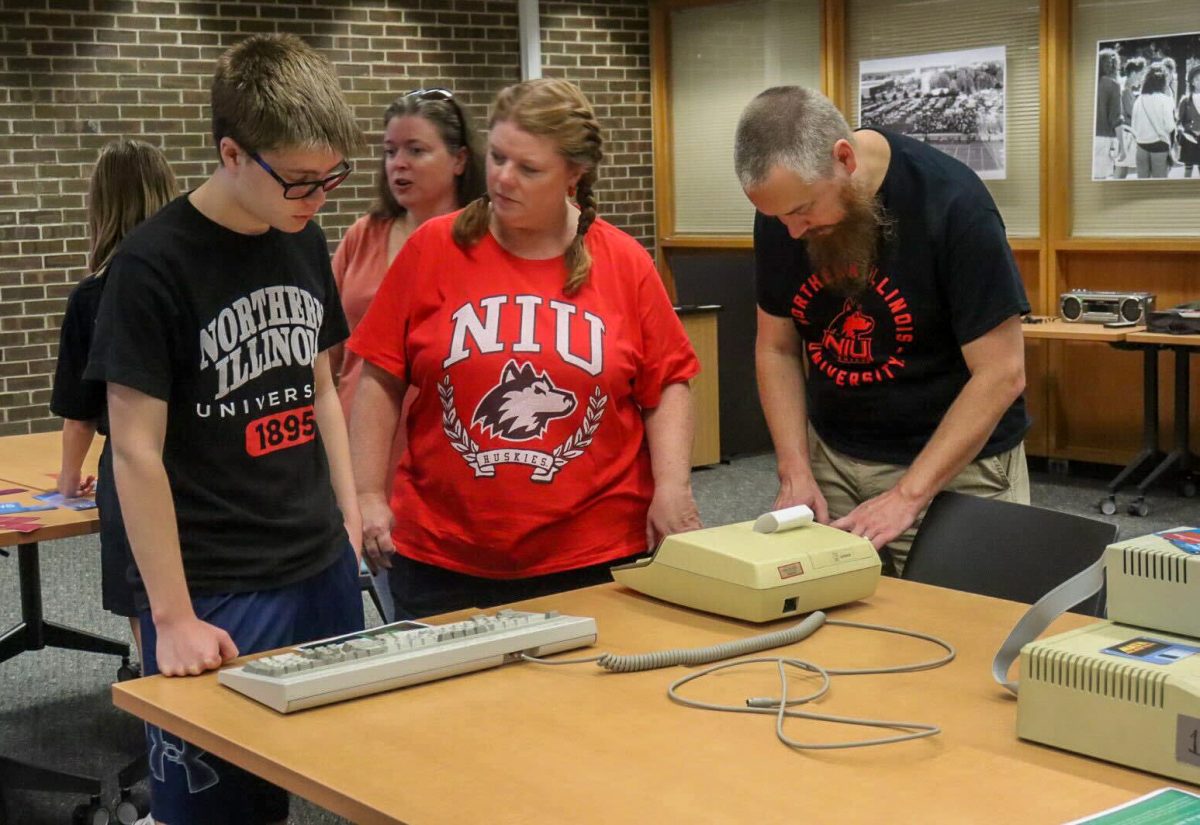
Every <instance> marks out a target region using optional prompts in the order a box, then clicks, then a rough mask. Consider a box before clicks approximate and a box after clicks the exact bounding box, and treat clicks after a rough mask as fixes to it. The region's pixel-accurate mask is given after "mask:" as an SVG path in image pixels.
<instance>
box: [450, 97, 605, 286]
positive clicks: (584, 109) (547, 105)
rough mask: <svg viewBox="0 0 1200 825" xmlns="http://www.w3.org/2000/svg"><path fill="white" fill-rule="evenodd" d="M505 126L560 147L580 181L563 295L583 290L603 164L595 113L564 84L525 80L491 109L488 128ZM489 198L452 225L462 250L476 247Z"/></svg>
mask: <svg viewBox="0 0 1200 825" xmlns="http://www.w3.org/2000/svg"><path fill="white" fill-rule="evenodd" d="M500 122H509V123H512V124H513V125H514V126H516V127H517V128H518V129H521V130H522V131H524V132H528V133H529V134H531V135H537V136H539V137H545V138H549V139H550V140H552V141H554V142H555V143H556V144H557V145H558V151H559V154H561V155H562V156H563V157H564V158H566V159H567V162H568V163H571V164H572V165H574V166H575V167H576V168H577V169H582V170H583V176H582V177H580V178H579V183H578V184H577V185H576V187H575V202H576V203H578V204H579V228H578V229H577V230H576V232H575V237H574V238H573V239H572V240H571V245H570V246H568V247H567V251H566V264H567V277H566V282H565V284H564V291H565V292H566V293H567V294H568V295H570V294H571V293H573V292H576V291H578V290H579V289H580V287H582V286H583V285H584V284H585V283H586V282H587V278H588V273H589V272H590V271H591V268H592V256H591V254H590V253H589V252H588V250H587V246H586V245H585V244H584V242H583V238H584V236H585V235H586V234H587V231H588V229H589V228H590V227H591V225H592V223H594V222H595V220H596V198H595V196H594V195H593V193H592V187H593V186H594V185H595V183H596V178H597V177H598V173H597V170H598V168H599V166H600V162H601V161H602V160H603V159H604V138H603V137H602V136H601V134H600V123H599V122H598V121H597V120H596V113H595V112H594V111H592V105H591V104H590V103H588V100H587V98H586V97H584V96H583V92H581V91H579V88H578V87H577V86H575V84H573V83H569V82H568V81H566V80H558V79H552V78H540V79H537V80H526V81H524V82H522V83H518V84H516V85H514V86H509V87H508V88H507V89H504V90H502V91H501V92H500V94H499V95H497V97H496V102H495V103H494V104H492V115H491V118H490V119H489V120H488V127H489V128H492V127H494V126H495V125H496V124H497V123H500ZM489 218H490V216H489V213H488V197H487V195H486V194H485V195H484V196H483V197H482V198H480V199H478V200H476V201H473V202H472V203H471V205H470V206H468V207H467V208H466V209H464V210H463V211H462V213H461V214H460V215H459V216H458V218H456V219H455V222H454V242H455V243H456V244H458V245H459V247H461V248H463V249H465V248H467V247H469V246H472V245H474V244H476V243H478V242H479V239H480V238H482V237H483V235H484V233H485V232H487V229H488V221H489Z"/></svg>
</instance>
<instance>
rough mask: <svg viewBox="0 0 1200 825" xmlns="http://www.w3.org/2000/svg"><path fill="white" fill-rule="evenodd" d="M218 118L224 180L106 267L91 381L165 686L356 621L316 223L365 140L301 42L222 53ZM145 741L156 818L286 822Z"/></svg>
mask: <svg viewBox="0 0 1200 825" xmlns="http://www.w3.org/2000/svg"><path fill="white" fill-rule="evenodd" d="M212 123H213V139H214V142H215V143H216V148H217V153H218V160H219V165H218V167H217V169H216V171H215V172H214V173H213V174H212V175H211V176H210V177H209V178H208V179H207V180H206V181H205V182H204V183H202V184H201V185H200V186H199V187H198V188H196V189H195V190H193V191H192V192H189V193H188V194H187V195H185V196H184V197H181V198H178V199H176V200H175V201H172V202H171V203H170V204H168V205H167V206H166V207H164V208H163V209H162V210H161V211H160V212H159V213H158V214H157V215H155V216H154V217H152V218H150V219H149V220H147V221H146V222H145V223H143V224H142V225H141V226H139V227H138V228H137V229H136V230H134V231H133V232H132V233H130V235H129V236H128V237H127V238H126V239H125V241H124V243H122V245H121V248H120V249H119V250H118V252H117V254H116V256H115V257H114V258H113V261H112V264H111V265H110V267H109V272H108V284H107V286H106V287H105V290H104V297H103V298H102V300H101V306H100V313H99V316H98V318H97V321H96V337H95V346H94V347H93V350H92V357H91V360H90V362H89V363H88V367H87V371H86V372H85V374H84V375H85V377H86V378H92V379H96V380H101V381H106V382H107V383H108V408H109V422H110V429H111V438H112V440H113V456H114V468H115V473H116V481H117V489H118V492H119V494H120V498H121V505H122V511H123V513H124V516H125V524H126V529H127V530H128V533H129V540H130V544H131V546H132V548H133V553H134V556H135V558H136V560H137V568H138V571H139V573H140V574H141V579H142V583H143V584H144V591H143V592H139V593H138V596H139V606H140V607H142V608H143V609H142V612H141V616H140V618H141V626H142V639H143V647H144V650H143V657H144V658H143V664H144V671H145V672H146V673H147V674H152V673H155V672H161V673H162V674H163V675H166V676H183V675H194V674H199V673H201V672H203V671H205V670H211V669H214V668H217V667H219V666H220V665H221V663H222V662H223V661H228V660H229V659H232V658H233V657H235V656H238V655H240V654H245V653H253V652H256V651H260V650H267V649H272V648H276V647H284V646H290V645H294V644H297V643H300V642H304V641H309V640H312V639H317V638H326V637H330V636H336V635H340V634H342V633H348V632H353V631H356V630H360V629H361V628H362V627H363V610H362V596H361V593H360V591H359V589H358V564H359V560H358V547H359V545H360V542H361V533H362V530H361V526H360V525H361V521H360V518H359V511H358V505H357V500H356V496H355V491H354V480H353V476H352V474H351V471H350V461H349V447H348V442H347V437H346V426H345V421H344V420H343V418H342V409H341V405H340V404H339V403H338V399H337V392H336V389H335V388H334V384H333V379H332V377H331V374H330V369H329V355H328V350H329V348H330V347H332V346H334V345H335V344H337V343H340V342H341V341H342V340H343V339H344V338H345V337H346V335H347V328H346V319H345V316H344V315H343V314H342V308H341V303H340V301H339V300H338V294H337V289H336V287H335V286H334V280H333V271H332V268H331V267H330V260H329V248H328V246H327V245H326V242H325V235H324V233H323V232H322V231H321V229H320V227H319V226H317V224H316V223H314V222H313V221H312V218H313V217H314V215H315V214H316V212H317V211H318V210H319V209H320V208H321V207H322V206H323V205H324V203H325V199H326V193H328V192H329V191H330V190H332V189H334V188H335V187H336V186H338V185H339V184H340V183H341V182H342V181H344V180H345V179H346V178H347V177H348V175H349V174H350V165H349V163H347V161H346V157H347V156H348V155H349V154H351V153H352V152H354V151H356V150H357V149H359V148H360V147H361V146H362V135H361V133H360V132H359V130H358V127H357V126H356V125H355V121H354V117H353V113H352V112H351V110H350V107H349V106H348V105H347V104H346V102H345V100H344V98H343V97H342V93H341V90H340V89H339V87H338V82H337V77H336V74H335V73H334V71H333V67H332V66H331V65H330V64H329V62H328V60H326V59H325V58H324V57H322V56H321V55H319V54H318V53H317V52H316V51H315V50H313V49H312V48H311V47H310V46H308V45H307V44H306V43H304V42H303V41H302V40H300V39H299V38H297V37H294V36H291V35H260V36H254V37H251V38H248V39H247V40H244V41H242V42H241V43H239V44H238V45H236V46H234V47H233V48H232V49H230V50H229V51H227V52H225V54H224V55H222V56H221V58H220V59H219V60H218V62H217V68H216V72H215V76H214V79H213V85H212ZM147 740H148V745H149V747H150V749H151V752H152V753H155V754H158V755H159V757H158V758H157V759H153V758H152V759H151V760H150V767H151V781H150V796H151V814H152V816H153V818H154V820H155V821H156V822H159V823H167V824H168V825H189V824H190V823H201V822H203V823H238V825H241V823H254V824H257V823H273V822H282V821H286V819H287V809H288V798H287V794H286V793H285V792H284V791H283V790H282V789H280V788H277V787H274V786H271V785H269V784H267V783H265V782H263V781H262V780H260V779H257V778H255V777H253V776H251V775H250V774H247V773H246V772H245V771H242V770H240V769H238V768H236V767H234V766H232V765H228V764H226V763H224V762H222V761H220V760H218V759H216V758H215V757H213V756H212V755H211V754H208V753H205V752H204V751H203V750H202V749H198V748H196V747H195V746H194V745H192V744H190V743H188V742H185V741H183V740H180V739H178V738H177V737H175V736H174V735H172V734H169V733H167V732H165V731H162V730H160V729H158V728H156V727H154V726H150V725H148V726H147ZM201 763H202V764H204V765H206V766H207V768H208V769H207V770H204V769H200V767H199V765H200V764H201Z"/></svg>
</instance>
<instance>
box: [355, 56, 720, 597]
mask: <svg viewBox="0 0 1200 825" xmlns="http://www.w3.org/2000/svg"><path fill="white" fill-rule="evenodd" d="M490 127H491V131H490V134H489V149H488V155H487V188H488V192H487V194H486V195H485V196H484V197H482V198H480V199H479V200H477V201H475V202H473V203H472V204H471V205H470V206H468V207H467V208H466V209H465V210H463V211H462V212H460V213H457V214H456V215H447V216H442V217H439V218H434V219H431V220H429V221H427V222H426V223H425V224H424V225H423V226H422V227H421V228H420V229H419V230H417V231H416V232H415V233H414V234H413V235H412V237H411V238H410V239H409V240H408V242H407V243H406V244H405V246H404V248H403V249H402V250H401V251H400V254H399V255H398V256H397V258H396V260H395V261H394V262H393V263H392V266H391V268H390V269H389V271H388V274H387V276H386V277H385V279H384V282H383V284H382V286H381V287H380V289H379V292H378V294H377V295H376V298H375V300H374V302H373V303H372V304H371V307H370V309H369V310H368V311H367V314H366V316H365V317H364V318H363V321H362V323H361V324H360V325H359V327H358V329H357V330H356V331H355V333H354V335H353V336H352V338H351V340H350V343H349V347H350V349H351V350H352V351H353V352H356V353H358V355H359V356H361V357H362V358H363V360H364V362H365V363H364V367H363V374H362V378H361V380H360V382H359V388H358V393H357V397H356V399H355V404H354V409H353V413H352V416H351V443H352V456H353V463H354V467H355V476H356V480H357V484H358V490H359V501H360V505H361V508H362V511H363V526H364V548H365V554H366V557H367V558H368V560H369V562H370V563H372V564H375V565H382V566H384V567H388V566H390V567H391V572H390V576H389V578H390V583H391V589H392V595H393V598H394V600H395V602H396V618H405V617H422V616H428V615H432V614H435V613H441V612H446V611H449V610H455V609H460V608H463V607H468V606H476V607H488V606H493V605H497V604H504V603H506V602H511V601H517V600H520V599H525V598H532V597H534V596H537V595H541V594H545V593H552V592H558V591H561V590H568V589H572V588H575V587H583V586H587V585H591V584H597V583H600V582H603V581H609V580H610V577H609V574H608V568H609V567H610V566H611V565H613V564H616V563H619V562H621V561H624V560H626V559H629V558H631V557H633V556H637V555H640V554H643V553H644V552H645V551H646V549H647V548H648V547H652V546H654V545H655V544H656V543H657V542H658V541H659V540H660V539H661V538H662V537H663V536H664V535H666V534H668V533H672V532H680V531H683V530H690V529H695V528H697V527H699V526H700V520H699V516H698V514H697V512H696V507H695V503H694V502H693V500H692V493H691V485H690V481H689V463H690V462H689V455H690V450H691V441H692V411H691V395H690V390H689V387H688V383H687V382H688V380H689V379H690V378H692V376H694V375H695V374H696V373H697V372H698V370H699V363H698V361H697V360H696V356H695V353H694V352H693V350H692V347H691V344H690V343H689V341H688V339H687V336H686V335H685V333H684V331H683V326H682V324H680V322H679V319H678V318H677V317H676V315H675V313H674V310H673V309H672V308H671V305H670V301H669V300H668V298H667V295H666V291H665V290H664V289H663V285H662V281H661V279H660V278H659V276H658V273H657V272H656V271H655V269H654V266H653V264H652V263H651V261H650V257H649V255H647V254H646V251H645V250H644V249H643V248H642V247H641V246H640V245H639V244H638V243H637V242H636V241H635V240H634V239H633V238H631V237H629V236H628V235H626V234H625V233H623V232H621V231H620V230H618V229H616V228H615V227H613V226H612V225H611V224H609V223H607V222H605V221H603V220H600V219H598V218H597V217H596V207H595V201H594V199H593V195H592V187H593V185H594V184H595V181H596V171H597V167H598V166H599V164H600V161H601V158H602V156H603V152H602V143H603V140H602V137H601V133H600V126H599V124H598V123H597V122H596V118H595V115H594V113H593V111H592V108H591V106H590V104H589V103H588V102H587V100H586V99H585V98H584V97H583V95H582V94H581V93H580V92H579V90H578V89H577V88H576V87H575V86H573V85H572V84H570V83H567V82H566V81H562V80H548V79H547V80H531V81H526V82H524V83H519V84H517V85H515V86H511V87H509V88H507V89H505V90H504V91H502V92H501V93H500V95H499V96H498V98H497V100H496V102H495V104H494V105H493V109H492V116H491V121H490ZM572 201H573V202H572ZM409 386H416V387H418V388H419V390H420V392H419V394H418V396H417V398H416V400H415V402H414V403H413V405H412V409H411V411H410V413H409V417H408V420H407V423H406V429H407V434H408V445H407V449H406V451H405V453H404V456H403V458H402V459H401V462H400V466H399V468H398V470H397V472H396V475H395V478H394V481H393V485H392V493H391V501H390V504H389V502H388V501H387V498H386V496H385V493H384V489H385V486H386V481H387V475H388V471H389V468H388V466H387V462H386V456H387V448H388V444H389V443H390V439H391V437H392V433H393V431H394V430H395V428H396V424H397V421H398V418H399V412H400V405H401V400H402V399H403V397H404V393H405V391H406V390H407V388H408V387H409Z"/></svg>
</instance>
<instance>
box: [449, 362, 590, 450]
mask: <svg viewBox="0 0 1200 825" xmlns="http://www.w3.org/2000/svg"><path fill="white" fill-rule="evenodd" d="M575 406H576V401H575V393H573V392H571V391H570V390H560V389H559V388H558V387H556V386H554V383H553V382H552V381H551V380H550V375H549V373H548V372H543V373H542V374H541V375H539V374H538V372H537V370H535V369H534V368H533V365H532V364H530V363H529V362H526V363H524V364H521V365H520V366H517V362H516V361H515V360H510V361H509V362H508V363H507V364H505V365H504V369H502V370H501V371H500V383H499V384H497V385H496V386H495V387H492V389H490V390H488V392H487V394H486V395H484V396H483V399H482V400H481V401H480V402H479V406H477V407H476V408H475V414H474V415H473V416H472V417H471V423H472V424H479V425H480V427H481V428H482V429H483V431H484V432H485V433H488V434H490V435H494V436H499V437H501V438H504V439H507V440H508V441H528V440H530V439H531V438H540V437H541V436H542V435H543V434H544V433H545V432H546V428H547V427H548V426H550V422H551V421H553V420H554V419H555V418H562V417H564V416H568V415H570V414H571V413H572V412H573V411H574V409H575Z"/></svg>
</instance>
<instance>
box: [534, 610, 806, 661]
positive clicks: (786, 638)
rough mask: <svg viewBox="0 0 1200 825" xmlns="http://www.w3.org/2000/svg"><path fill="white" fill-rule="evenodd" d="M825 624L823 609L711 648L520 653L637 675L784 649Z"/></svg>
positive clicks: (535, 659) (535, 658)
mask: <svg viewBox="0 0 1200 825" xmlns="http://www.w3.org/2000/svg"><path fill="white" fill-rule="evenodd" d="M824 622H825V614H824V613H822V612H821V611H820V610H816V611H813V613H811V614H810V615H809V616H808V617H806V618H805V619H804V620H803V621H801V622H800V623H799V624H795V625H792V626H791V627H788V628H785V629H783V630H776V631H774V632H772V633H763V634H760V635H758V636H751V637H749V638H746V639H734V640H732V641H729V642H721V643H720V644H716V645H711V646H709V647H679V648H675V649H674V650H659V651H656V652H654V653H636V654H633V655H630V656H618V655H616V654H614V653H602V654H600V655H599V656H589V657H588V658H586V659H539V658H537V657H534V656H526V655H525V654H521V658H522V659H524V660H525V661H527V662H536V663H537V664H540V665H578V664H584V663H585V662H596V663H597V664H599V665H600V667H602V668H604V669H605V670H609V671H612V672H613V673H635V672H637V671H640V670H656V669H658V668H660V667H672V666H674V665H704V664H708V663H709V662H719V661H720V660H722V659H729V658H732V657H734V656H745V655H747V654H750V653H757V652H758V651H760V650H768V649H770V648H772V647H783V646H784V645H790V644H795V643H796V642H799V641H803V640H804V639H807V638H808V637H809V636H811V635H812V634H813V633H815V632H816V631H817V628H819V627H820V626H821V625H822V624H824Z"/></svg>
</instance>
